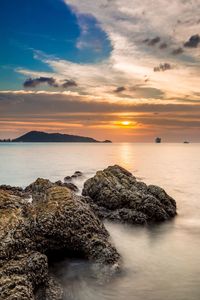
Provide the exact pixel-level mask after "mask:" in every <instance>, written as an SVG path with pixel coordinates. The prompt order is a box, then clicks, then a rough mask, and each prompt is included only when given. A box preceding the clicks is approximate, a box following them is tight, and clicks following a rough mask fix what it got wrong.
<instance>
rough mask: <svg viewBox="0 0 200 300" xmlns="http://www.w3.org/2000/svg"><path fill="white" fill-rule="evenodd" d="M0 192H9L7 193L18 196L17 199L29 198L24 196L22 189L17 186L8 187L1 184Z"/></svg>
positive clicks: (26, 195)
mask: <svg viewBox="0 0 200 300" xmlns="http://www.w3.org/2000/svg"><path fill="white" fill-rule="evenodd" d="M0 190H4V191H9V193H12V194H13V195H15V196H19V197H22V196H23V197H27V198H28V197H29V195H28V194H26V193H25V192H24V190H23V188H21V187H19V186H14V187H13V186H10V185H6V184H2V185H0Z"/></svg>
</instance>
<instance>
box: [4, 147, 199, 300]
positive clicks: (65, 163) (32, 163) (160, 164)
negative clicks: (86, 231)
mask: <svg viewBox="0 0 200 300" xmlns="http://www.w3.org/2000/svg"><path fill="white" fill-rule="evenodd" d="M113 164H119V165H121V166H123V167H125V168H127V169H128V170H130V171H131V172H133V174H134V175H135V176H136V177H138V178H139V179H141V180H143V181H145V182H146V183H148V184H156V185H160V186H162V187H163V188H165V190H166V191H167V192H168V193H169V194H170V195H171V196H172V197H174V198H175V199H176V201H177V205H178V216H177V217H176V218H175V219H174V220H173V221H170V222H168V223H165V224H161V225H156V226H154V227H151V228H141V227H134V226H124V225H117V224H112V223H106V227H107V229H108V230H109V232H110V234H111V237H112V240H113V242H114V244H115V245H116V247H117V249H118V251H119V252H120V253H121V255H122V258H123V262H124V272H123V273H122V275H121V276H119V277H117V278H115V279H113V280H112V281H111V282H109V283H107V284H104V285H100V284H98V283H97V282H96V281H95V280H94V279H92V274H90V272H89V271H88V263H86V262H84V261H79V260H66V261H63V262H60V263H58V264H56V265H55V267H54V270H53V271H54V274H55V275H56V276H57V277H58V278H59V280H61V281H62V283H63V284H64V286H65V290H66V299H67V300H86V299H87V300H114V299H115V300H123V299H126V300H168V299H169V300H172V299H173V300H199V299H200V187H199V184H200V144H53V143H52V144H0V184H3V183H5V184H10V185H20V186H26V185H27V184H29V183H30V182H32V181H34V180H35V179H36V178H37V177H44V178H49V179H50V180H59V179H63V178H64V177H65V176H66V175H71V174H72V173H74V172H75V171H77V170H80V171H83V172H84V178H83V179H81V180H80V181H75V183H76V184H77V185H78V186H79V188H81V187H82V184H83V181H84V180H85V179H87V178H88V177H90V176H92V175H93V174H94V173H95V172H96V171H97V170H99V169H102V168H105V167H107V166H108V165H113Z"/></svg>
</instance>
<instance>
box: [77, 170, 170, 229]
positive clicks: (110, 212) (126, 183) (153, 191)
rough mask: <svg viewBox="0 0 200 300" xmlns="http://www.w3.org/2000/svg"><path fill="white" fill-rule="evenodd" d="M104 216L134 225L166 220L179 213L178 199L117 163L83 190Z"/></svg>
mask: <svg viewBox="0 0 200 300" xmlns="http://www.w3.org/2000/svg"><path fill="white" fill-rule="evenodd" d="M82 194H83V195H84V196H88V197H89V198H88V197H86V198H85V201H86V202H87V203H89V204H90V206H91V208H92V209H93V210H94V212H95V213H96V214H97V215H98V216H99V217H100V218H106V219H110V220H117V221H120V222H127V223H132V224H147V223H152V222H161V221H166V220H168V219H170V218H172V217H174V216H175V215H176V202H175V200H174V199H173V198H171V197H170V196H169V195H168V194H167V193H166V192H165V191H164V190H163V189H162V188H160V187H158V186H155V185H149V186H147V185H146V184H145V183H144V182H140V181H137V180H136V178H135V177H134V176H133V175H132V174H131V173H130V172H128V171H127V170H125V169H123V168H122V167H120V166H118V165H115V166H110V167H108V168H107V169H105V170H103V171H98V172H97V173H96V175H95V176H94V177H93V178H90V179H88V180H87V181H86V182H85V184H84V188H83V191H82Z"/></svg>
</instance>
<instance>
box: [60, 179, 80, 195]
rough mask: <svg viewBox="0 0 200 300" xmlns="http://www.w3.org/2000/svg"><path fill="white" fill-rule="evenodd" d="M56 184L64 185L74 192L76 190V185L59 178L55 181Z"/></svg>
mask: <svg viewBox="0 0 200 300" xmlns="http://www.w3.org/2000/svg"><path fill="white" fill-rule="evenodd" d="M55 184H56V185H58V186H62V187H66V188H68V189H70V190H72V191H74V192H78V191H79V189H78V187H77V186H76V185H75V184H74V183H72V182H64V183H63V182H62V181H61V180H59V181H56V182H55Z"/></svg>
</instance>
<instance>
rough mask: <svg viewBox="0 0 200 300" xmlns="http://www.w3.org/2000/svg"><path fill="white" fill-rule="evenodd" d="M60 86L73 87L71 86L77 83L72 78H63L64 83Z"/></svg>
mask: <svg viewBox="0 0 200 300" xmlns="http://www.w3.org/2000/svg"><path fill="white" fill-rule="evenodd" d="M61 86H62V88H65V89H66V88H68V87H73V86H77V83H76V81H74V80H67V79H66V80H65V81H64V83H62V85H61Z"/></svg>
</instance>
